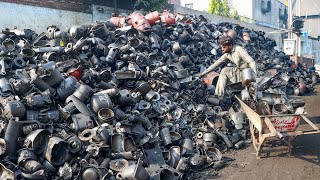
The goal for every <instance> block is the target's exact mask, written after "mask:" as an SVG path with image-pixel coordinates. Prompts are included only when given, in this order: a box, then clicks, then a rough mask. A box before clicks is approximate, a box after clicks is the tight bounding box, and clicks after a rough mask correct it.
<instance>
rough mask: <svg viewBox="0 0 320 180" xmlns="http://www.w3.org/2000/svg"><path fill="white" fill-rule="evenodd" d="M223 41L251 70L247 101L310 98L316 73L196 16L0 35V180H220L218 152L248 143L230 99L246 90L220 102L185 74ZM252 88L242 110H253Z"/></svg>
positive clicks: (265, 43)
mask: <svg viewBox="0 0 320 180" xmlns="http://www.w3.org/2000/svg"><path fill="white" fill-rule="evenodd" d="M229 29H233V30H234V31H235V32H236V33H237V35H238V36H237V37H235V38H237V43H238V44H240V45H242V46H244V47H245V48H246V49H247V50H248V52H249V53H250V54H251V55H252V57H254V59H255V60H256V61H257V63H258V65H259V70H260V71H259V72H260V74H259V76H258V77H261V78H260V80H257V81H256V83H255V86H254V87H255V90H256V91H255V93H257V90H259V92H260V96H257V97H260V99H264V100H265V102H267V103H268V102H269V104H270V101H273V102H271V104H272V103H273V104H272V105H274V106H273V107H274V112H278V111H280V110H281V111H283V109H282V108H283V107H278V106H280V105H277V106H276V104H280V103H282V100H283V96H284V95H285V94H297V95H302V94H303V93H306V92H307V91H312V89H313V88H312V84H315V83H316V82H317V79H318V78H317V75H316V74H314V73H313V72H314V71H312V69H306V68H305V67H304V66H303V65H301V64H299V65H294V64H293V63H292V62H291V61H290V59H289V58H288V57H287V56H286V55H285V54H284V53H283V52H279V51H276V50H274V47H275V46H276V44H275V41H274V40H272V39H270V38H267V37H265V34H264V32H258V31H254V30H248V29H245V28H243V27H241V26H239V25H237V24H231V23H220V24H214V23H213V22H209V21H207V20H206V19H205V18H204V17H202V16H199V17H195V16H182V15H176V16H174V15H173V14H171V13H170V12H168V11H165V12H163V13H158V12H152V13H149V14H147V15H146V16H144V15H142V13H140V12H134V13H132V14H131V15H130V16H126V15H122V16H118V17H112V18H111V20H110V21H107V22H97V23H94V24H90V25H82V26H74V27H71V28H70V29H69V30H68V32H65V31H61V30H60V29H59V28H58V27H56V26H50V27H48V28H47V31H46V32H45V33H41V34H36V33H35V32H34V31H32V30H30V29H24V30H19V29H16V28H14V29H4V30H2V33H0V41H1V48H0V49H1V52H0V55H1V59H0V65H1V68H0V74H1V76H2V77H1V79H0V89H1V110H2V111H1V121H0V137H1V139H0V155H1V160H0V162H1V164H0V166H1V179H82V180H88V179H90V180H98V179H142V180H144V179H155V180H156V179H183V178H187V176H185V175H186V174H188V173H192V172H197V171H201V170H203V169H205V168H209V167H210V168H212V169H217V170H218V169H220V168H222V167H223V166H224V165H225V164H226V162H227V160H226V159H225V158H223V157H222V152H224V151H226V150H228V149H240V148H242V147H244V146H245V141H244V140H245V139H246V138H247V136H248V135H249V131H248V124H247V122H246V121H245V119H246V118H245V114H244V113H242V112H239V111H238V110H239V109H237V106H236V105H234V102H235V100H234V98H233V97H232V94H235V93H237V92H239V91H240V93H241V91H242V90H243V88H242V86H240V88H234V87H231V88H229V92H230V95H226V97H225V98H224V99H218V98H216V97H215V95H214V89H215V87H214V84H215V83H216V80H217V77H218V75H219V74H218V72H219V71H220V69H217V73H214V75H212V74H211V75H210V76H207V77H206V79H205V80H204V82H205V83H203V81H202V80H201V79H199V78H197V77H195V76H194V74H197V73H199V72H201V71H203V70H204V69H205V68H206V67H208V66H209V65H210V64H212V63H213V62H214V61H215V60H217V59H218V57H219V56H221V55H222V53H221V51H220V50H219V45H218V43H217V41H218V39H219V37H220V36H222V35H223V34H225V33H227V31H228V30H229ZM227 65H229V64H227ZM267 72H269V73H267ZM252 87H253V86H247V88H246V89H245V90H246V91H243V92H242V93H241V94H242V98H243V99H244V100H245V101H247V102H248V103H249V102H251V104H254V105H255V107H258V106H257V105H256V104H257V103H255V102H258V98H252V97H253V96H252V94H253V93H252V91H251V90H252ZM257 94H259V93H257ZM278 100H280V101H279V102H278ZM275 101H276V102H275ZM252 102H253V103H252ZM286 102H287V101H286ZM259 107H262V106H259ZM279 109H280V110H279ZM267 110H268V109H263V110H262V111H263V112H265V113H266V114H267V113H270V112H271V111H270V110H269V111H267ZM292 112H293V111H292Z"/></svg>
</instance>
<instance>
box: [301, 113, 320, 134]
mask: <svg viewBox="0 0 320 180" xmlns="http://www.w3.org/2000/svg"><path fill="white" fill-rule="evenodd" d="M301 117H302V119H303V120H305V121H306V122H307V123H308V124H309V125H310V126H311V127H312V128H313V129H314V130H317V131H319V128H318V127H317V126H316V125H315V124H313V123H312V122H311V121H310V120H309V119H308V118H307V117H306V116H304V115H301Z"/></svg>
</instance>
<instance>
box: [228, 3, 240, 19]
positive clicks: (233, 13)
mask: <svg viewBox="0 0 320 180" xmlns="http://www.w3.org/2000/svg"><path fill="white" fill-rule="evenodd" d="M230 18H232V19H237V20H239V19H240V16H239V14H238V11H237V9H236V7H235V6H233V7H232V9H231V11H230Z"/></svg>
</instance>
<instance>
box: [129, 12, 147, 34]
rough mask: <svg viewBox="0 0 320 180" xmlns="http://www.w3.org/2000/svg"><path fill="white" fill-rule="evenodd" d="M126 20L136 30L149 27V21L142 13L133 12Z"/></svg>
mask: <svg viewBox="0 0 320 180" xmlns="http://www.w3.org/2000/svg"><path fill="white" fill-rule="evenodd" d="M127 21H128V22H129V23H130V24H131V25H132V26H133V27H134V28H135V29H137V30H140V31H144V30H146V29H149V28H151V26H150V23H149V21H148V20H147V19H146V17H144V16H143V15H142V14H140V13H138V12H133V13H132V14H131V15H130V16H129V17H128V19H127Z"/></svg>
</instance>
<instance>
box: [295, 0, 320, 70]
mask: <svg viewBox="0 0 320 180" xmlns="http://www.w3.org/2000/svg"><path fill="white" fill-rule="evenodd" d="M319 9H320V0H312V1H310V2H308V1H306V0H304V1H303V0H302V1H301V12H300V14H301V16H304V17H306V18H307V19H305V22H304V27H303V29H302V31H307V32H308V35H309V36H311V37H316V38H317V37H318V36H320V28H319V24H320V16H319V14H320V10H319ZM298 14H299V13H298V4H297V2H296V4H293V15H294V16H296V15H298ZM313 15H315V16H313ZM301 56H304V57H314V58H315V63H317V64H320V42H319V41H317V40H312V39H309V38H307V37H301Z"/></svg>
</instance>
